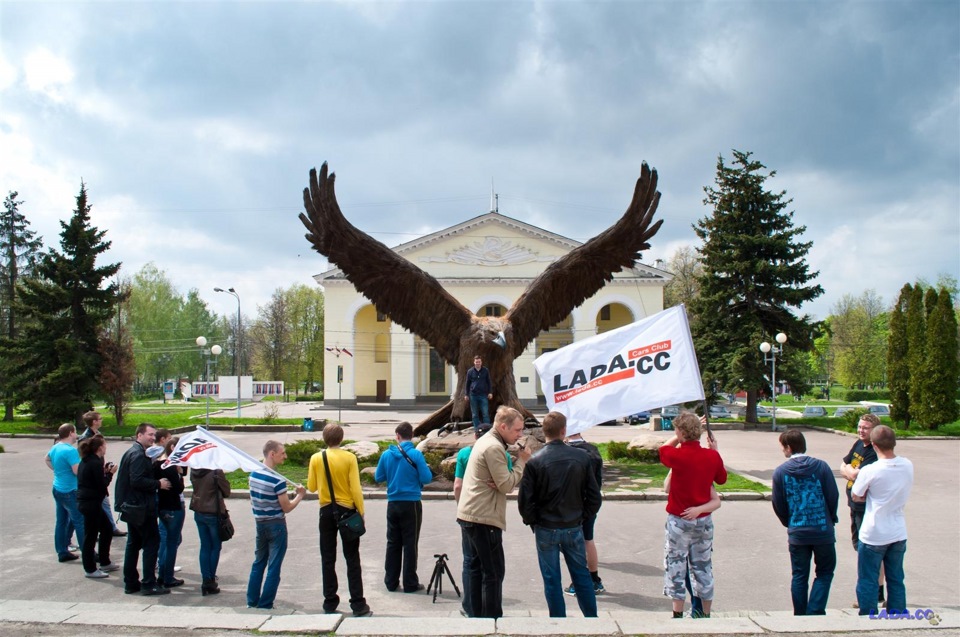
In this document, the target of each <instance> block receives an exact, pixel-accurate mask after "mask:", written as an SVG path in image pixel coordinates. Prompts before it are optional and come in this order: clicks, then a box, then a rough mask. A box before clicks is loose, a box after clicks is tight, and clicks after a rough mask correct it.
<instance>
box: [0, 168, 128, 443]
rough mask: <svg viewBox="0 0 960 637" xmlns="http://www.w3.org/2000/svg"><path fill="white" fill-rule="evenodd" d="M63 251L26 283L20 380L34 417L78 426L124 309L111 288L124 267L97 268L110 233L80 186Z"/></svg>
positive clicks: (18, 352)
mask: <svg viewBox="0 0 960 637" xmlns="http://www.w3.org/2000/svg"><path fill="white" fill-rule="evenodd" d="M60 226H61V228H62V230H61V232H60V247H61V250H62V252H58V251H56V250H51V251H50V253H49V254H47V255H45V256H44V257H43V259H42V260H41V262H40V264H39V265H38V266H37V272H36V276H35V277H33V278H31V279H27V280H26V281H25V282H24V286H23V292H22V296H21V302H22V308H23V312H24V316H25V317H27V318H29V324H28V325H26V326H25V329H24V333H23V338H22V339H21V340H20V342H19V343H18V344H17V345H15V350H16V363H15V366H14V373H15V377H16V380H17V381H18V382H20V383H21V384H22V386H23V387H24V391H25V397H26V398H27V399H28V400H30V402H31V405H32V409H33V413H34V417H35V418H36V419H37V420H38V421H40V422H42V423H45V424H48V425H57V424H60V423H62V422H74V423H77V424H79V421H80V416H82V415H83V413H84V412H85V411H87V410H89V409H90V408H91V406H92V400H93V397H94V395H95V394H96V392H97V378H98V377H99V375H100V368H101V357H100V353H99V348H98V346H99V336H100V332H101V330H102V329H103V327H104V325H105V324H106V322H107V321H109V320H110V317H111V316H112V315H113V312H114V309H115V305H116V304H117V302H118V286H117V284H116V283H108V281H109V279H110V278H111V277H113V276H114V275H116V273H117V272H118V271H119V269H120V264H119V263H113V264H110V265H105V266H100V267H98V266H97V263H96V262H97V258H98V257H99V256H100V255H101V254H103V253H104V252H106V250H107V249H109V247H110V242H109V241H104V239H103V237H104V235H105V234H106V231H101V230H98V229H97V228H95V227H93V226H91V225H90V205H89V204H88V203H87V188H86V185H85V184H83V183H81V185H80V194H79V195H77V208H76V210H75V211H74V213H73V216H72V217H71V219H70V221H69V223H65V222H63V221H61V222H60Z"/></svg>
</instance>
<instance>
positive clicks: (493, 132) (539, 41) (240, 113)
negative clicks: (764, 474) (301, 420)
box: [0, 0, 960, 318]
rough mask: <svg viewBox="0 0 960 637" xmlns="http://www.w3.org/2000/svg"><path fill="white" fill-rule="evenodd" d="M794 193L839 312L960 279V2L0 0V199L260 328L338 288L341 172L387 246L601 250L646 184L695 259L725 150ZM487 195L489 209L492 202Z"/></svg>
mask: <svg viewBox="0 0 960 637" xmlns="http://www.w3.org/2000/svg"><path fill="white" fill-rule="evenodd" d="M733 149H736V150H742V151H750V152H752V153H754V155H753V158H754V159H756V160H758V161H760V162H762V163H763V164H764V165H765V166H767V168H768V169H769V170H771V171H776V175H775V176H774V177H773V178H771V179H770V180H768V181H767V185H768V187H769V189H770V190H772V191H775V192H780V191H786V196H787V197H788V198H792V200H793V201H792V203H791V205H790V206H789V208H788V210H791V211H792V212H793V221H794V224H795V225H796V226H805V227H806V232H805V233H804V234H803V239H804V240H805V241H811V242H812V243H813V245H812V247H811V249H810V252H809V255H808V260H809V264H810V269H811V271H814V272H819V275H818V276H817V278H816V283H819V284H820V285H822V286H823V288H824V294H823V295H822V296H821V297H820V298H818V299H817V300H815V301H813V302H811V303H808V304H807V305H805V306H803V307H802V308H801V310H800V311H801V312H802V313H808V314H810V315H812V316H814V317H817V318H825V317H826V316H827V315H828V314H829V313H830V310H831V308H832V307H833V306H834V304H836V303H837V302H838V301H839V300H840V299H841V298H842V297H843V296H844V295H845V294H851V295H854V296H858V295H860V294H861V293H863V292H864V291H865V290H867V289H872V290H875V291H876V293H877V294H879V295H880V296H881V297H882V298H883V299H884V301H886V302H887V303H891V302H892V301H894V300H895V297H896V295H897V293H898V291H899V289H900V287H901V286H902V285H903V284H904V283H906V282H912V281H915V280H917V279H918V278H920V279H924V280H927V281H930V282H935V281H936V280H937V278H938V277H939V276H940V275H942V274H947V275H949V276H953V277H960V2H957V0H948V1H944V2H939V1H934V0H907V1H898V0H884V1H855V2H835V1H830V2H816V1H812V2H799V1H796V2H793V1H789V0H788V1H783V2H774V1H772V0H770V1H763V2H747V1H732V0H727V1H723V0H721V1H713V2H697V1H694V0H679V1H663V2H660V1H653V0H650V1H635V2H578V1H554V2H522V1H517V2H465V1H452V0H451V1H445V2H439V1H437V2H426V1H421V2H402V3H401V2H363V1H355V0H350V1H343V2H282V1H281V2H217V1H205V2H173V1H165V2H149V1H148V2H133V1H129V2H41V1H36V0H30V1H28V2H11V1H8V0H0V190H2V193H0V194H2V196H4V197H5V196H6V194H7V193H8V192H9V191H17V192H18V193H19V199H21V200H23V201H24V204H23V205H22V206H21V208H20V210H21V212H22V213H24V214H25V215H26V216H27V218H28V220H29V221H30V223H31V227H32V229H33V230H35V231H37V232H38V233H39V234H40V235H42V237H43V239H44V241H45V243H46V244H47V245H56V246H58V245H59V232H60V226H59V221H61V220H63V221H66V220H68V219H69V217H70V215H71V213H72V211H73V210H74V208H75V198H76V196H77V193H78V192H79V189H80V184H81V181H82V182H83V183H85V184H86V185H87V188H88V196H89V201H90V203H91V205H92V211H91V218H92V223H93V224H94V225H95V226H97V227H98V228H99V229H101V230H106V231H107V234H106V239H108V240H110V241H112V247H111V249H110V251H109V252H108V253H107V255H106V258H107V259H109V260H110V262H116V261H120V262H122V264H123V268H122V275H123V276H128V277H129V276H133V275H134V274H135V273H136V272H137V271H138V270H139V269H140V268H141V267H142V266H143V265H145V264H147V263H151V262H152V263H153V264H154V265H155V266H156V267H158V268H159V269H161V270H163V271H164V272H166V274H167V276H168V277H169V278H170V280H171V281H173V282H174V283H175V284H176V285H177V287H178V288H179V289H180V291H181V292H182V293H184V294H186V292H187V290H189V289H190V288H196V289H198V290H199V291H200V295H201V297H202V298H203V299H204V300H206V301H207V302H208V304H209V307H210V308H211V310H213V311H215V312H217V313H219V314H225V315H227V316H233V315H235V313H236V308H237V302H236V300H235V299H234V298H233V297H231V296H228V295H226V294H218V293H214V291H213V288H214V287H222V288H228V287H234V288H235V289H236V290H237V292H238V293H239V295H240V297H241V304H242V310H243V313H244V315H245V316H251V317H252V316H255V315H256V312H257V306H258V305H265V304H266V303H267V302H268V301H269V298H270V295H271V293H272V292H273V291H274V290H276V289H277V288H281V287H282V288H286V287H289V286H291V285H293V284H295V283H302V284H306V285H314V284H315V283H314V281H313V279H312V276H313V275H315V274H317V273H319V272H322V271H324V270H326V269H327V268H328V264H327V262H326V260H325V259H324V258H323V257H322V256H320V255H319V254H317V253H316V252H314V251H313V250H312V248H311V246H310V245H309V244H308V242H307V241H306V239H305V238H304V232H305V230H304V228H303V226H302V225H301V223H300V221H299V219H298V214H299V213H300V212H301V211H302V209H303V195H302V191H303V188H304V187H305V186H306V185H307V181H308V174H309V170H310V169H311V168H313V167H317V168H319V167H320V165H321V164H322V163H323V162H324V161H327V162H329V165H330V167H331V170H332V171H334V172H335V173H336V174H337V196H338V199H339V202H340V205H341V208H342V210H343V211H344V214H345V216H346V217H347V218H348V219H349V220H350V221H351V222H352V223H353V224H354V225H356V226H357V227H358V228H360V229H361V230H364V231H366V232H367V233H369V234H371V235H372V236H374V237H375V238H377V239H378V240H380V241H382V242H383V243H385V244H386V245H388V246H391V247H392V246H396V245H399V244H401V243H404V242H406V241H410V240H412V239H415V238H417V237H419V236H422V235H424V234H428V233H430V232H434V231H437V230H441V229H444V228H447V227H449V226H452V225H455V224H458V223H460V222H462V221H465V220H467V219H470V218H472V217H475V216H478V215H481V214H484V213H486V212H487V211H489V210H490V207H491V206H490V201H491V190H494V191H496V192H497V193H498V196H499V199H498V201H499V211H500V212H501V213H502V214H505V215H507V216H510V217H513V218H515V219H518V220H520V221H523V222H526V223H529V224H532V225H534V226H538V227H541V228H544V229H546V230H549V231H551V232H554V233H557V234H560V235H563V236H566V237H569V238H572V239H576V240H578V241H587V240H588V239H590V238H591V237H593V236H595V235H596V234H598V233H600V232H602V231H603V230H605V229H606V228H607V227H609V226H610V225H612V224H613V223H615V222H616V220H617V219H618V218H619V217H620V215H621V214H622V213H623V211H624V210H625V208H626V206H627V204H628V203H629V200H630V197H631V194H632V189H633V184H634V182H635V180H636V179H637V177H638V176H639V173H640V166H641V163H642V162H643V161H646V162H648V163H649V164H650V166H652V167H653V168H655V169H657V171H658V174H659V189H660V191H661V193H662V199H661V202H660V207H659V211H658V218H662V219H664V224H663V227H662V228H661V230H660V231H659V233H658V234H657V235H656V236H655V237H654V238H653V240H652V241H651V243H652V247H651V249H650V250H649V251H647V252H645V253H644V255H643V262H644V263H646V264H649V265H653V264H654V263H655V261H656V260H657V259H664V260H668V259H669V258H670V256H671V255H672V254H673V253H674V252H675V251H676V250H677V249H678V248H679V247H682V246H684V245H691V246H696V245H697V244H698V239H697V237H696V235H695V234H694V232H693V230H692V225H693V224H695V223H696V221H697V220H698V219H701V218H703V217H705V216H706V215H708V214H710V210H709V209H708V208H707V207H706V206H705V205H704V204H703V199H704V187H706V186H710V185H712V184H713V183H714V179H715V175H716V168H717V162H718V160H719V158H720V157H722V158H723V159H724V160H725V161H727V163H729V161H730V159H731V156H732V152H731V151H732V150H733ZM491 184H492V185H491Z"/></svg>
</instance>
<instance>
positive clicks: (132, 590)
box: [123, 585, 140, 595]
mask: <svg viewBox="0 0 960 637" xmlns="http://www.w3.org/2000/svg"><path fill="white" fill-rule="evenodd" d="M123 592H124V593H126V594H127V595H136V594H137V593H139V592H140V586H139V585H138V586H124V587H123Z"/></svg>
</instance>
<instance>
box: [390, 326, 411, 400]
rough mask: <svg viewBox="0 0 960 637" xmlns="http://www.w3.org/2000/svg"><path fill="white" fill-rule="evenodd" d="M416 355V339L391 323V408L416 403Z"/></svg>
mask: <svg viewBox="0 0 960 637" xmlns="http://www.w3.org/2000/svg"><path fill="white" fill-rule="evenodd" d="M416 369H417V366H416V353H415V351H414V337H413V334H411V333H410V332H409V331H407V330H405V329H404V328H402V327H400V326H399V325H397V324H396V323H394V322H391V323H390V406H391V407H410V406H412V405H414V404H415V403H416V394H415V388H416Z"/></svg>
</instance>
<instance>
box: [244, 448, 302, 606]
mask: <svg viewBox="0 0 960 637" xmlns="http://www.w3.org/2000/svg"><path fill="white" fill-rule="evenodd" d="M286 459H287V451H286V449H285V448H284V446H283V444H281V443H279V442H277V441H276V440H268V441H267V444H265V445H263V464H265V465H266V466H267V467H268V468H270V469H275V468H276V467H277V466H278V465H281V464H283V462H284V460H286ZM306 492H307V490H306V488H305V487H303V486H298V487H297V489H296V495H295V496H294V497H293V498H291V497H290V495H289V494H288V493H287V482H286V480H284V479H283V478H280V477H278V475H277V474H275V473H271V472H268V471H262V470H261V471H254V472H253V473H251V474H250V505H251V506H252V507H253V519H254V520H255V521H256V523H257V545H256V552H255V553H254V560H253V567H252V568H251V569H250V581H249V583H248V584H247V607H248V608H273V600H274V599H275V598H276V597H277V588H278V587H279V586H280V567H281V566H282V565H283V557H284V555H286V553H287V521H286V518H285V515H286V514H287V513H289V512H290V511H293V510H294V509H295V508H297V505H298V504H300V501H301V500H303V496H304V494H305V493H306ZM264 571H266V575H267V577H266V581H265V582H264V577H263V575H264ZM261 586H262V588H261Z"/></svg>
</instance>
